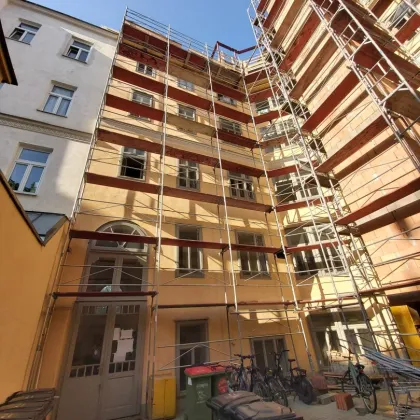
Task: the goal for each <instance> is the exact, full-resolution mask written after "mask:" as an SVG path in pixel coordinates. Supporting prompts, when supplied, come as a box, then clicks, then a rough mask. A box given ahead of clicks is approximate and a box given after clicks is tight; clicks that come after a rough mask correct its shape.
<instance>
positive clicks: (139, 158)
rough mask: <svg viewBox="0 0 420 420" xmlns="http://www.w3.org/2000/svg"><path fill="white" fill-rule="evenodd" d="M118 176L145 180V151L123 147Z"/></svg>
mask: <svg viewBox="0 0 420 420" xmlns="http://www.w3.org/2000/svg"><path fill="white" fill-rule="evenodd" d="M120 176H126V177H129V178H134V179H140V180H145V179H146V152H145V151H144V150H138V149H134V148H132V147H124V148H123V150H122V158H121V167H120Z"/></svg>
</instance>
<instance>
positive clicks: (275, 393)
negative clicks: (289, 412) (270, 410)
mask: <svg viewBox="0 0 420 420" xmlns="http://www.w3.org/2000/svg"><path fill="white" fill-rule="evenodd" d="M268 387H269V389H270V392H271V396H272V398H273V401H275V402H276V403H278V404H280V405H283V406H285V407H288V406H289V401H288V400H287V392H286V390H285V389H284V387H283V385H282V384H281V382H280V381H279V380H278V379H276V378H270V379H269V380H268Z"/></svg>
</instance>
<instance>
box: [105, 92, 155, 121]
mask: <svg viewBox="0 0 420 420" xmlns="http://www.w3.org/2000/svg"><path fill="white" fill-rule="evenodd" d="M105 105H107V106H110V107H112V108H117V109H119V110H121V111H126V112H128V113H130V114H133V115H137V116H141V117H146V118H150V119H152V120H155V121H162V118H163V111H161V110H160V109H156V108H152V107H150V106H147V105H142V104H140V103H138V102H133V101H130V100H129V99H124V98H120V97H119V96H115V95H111V94H109V93H108V94H107V95H106V97H105Z"/></svg>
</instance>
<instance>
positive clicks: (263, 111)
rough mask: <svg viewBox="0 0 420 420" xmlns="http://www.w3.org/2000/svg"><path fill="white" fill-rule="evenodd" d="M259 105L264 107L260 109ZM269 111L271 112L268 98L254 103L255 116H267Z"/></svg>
mask: <svg viewBox="0 0 420 420" xmlns="http://www.w3.org/2000/svg"><path fill="white" fill-rule="evenodd" d="M265 103H266V105H265ZM261 104H264V106H263V107H261ZM270 111H271V103H270V98H267V99H263V100H262V101H258V102H255V113H256V114H257V116H260V115H265V114H268V113H269V112H270Z"/></svg>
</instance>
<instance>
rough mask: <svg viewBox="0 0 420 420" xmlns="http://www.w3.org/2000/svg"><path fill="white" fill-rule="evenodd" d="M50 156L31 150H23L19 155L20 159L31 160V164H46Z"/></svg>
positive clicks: (46, 153)
mask: <svg viewBox="0 0 420 420" xmlns="http://www.w3.org/2000/svg"><path fill="white" fill-rule="evenodd" d="M49 155H50V154H49V153H48V152H41V151H39V150H31V149H22V151H21V152H20V155H19V159H22V160H29V161H31V162H37V163H46V162H47V159H48V156H49Z"/></svg>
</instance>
